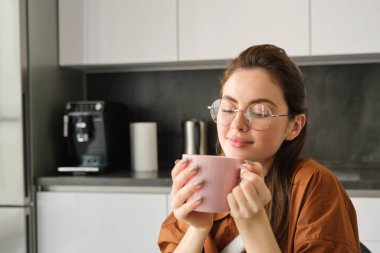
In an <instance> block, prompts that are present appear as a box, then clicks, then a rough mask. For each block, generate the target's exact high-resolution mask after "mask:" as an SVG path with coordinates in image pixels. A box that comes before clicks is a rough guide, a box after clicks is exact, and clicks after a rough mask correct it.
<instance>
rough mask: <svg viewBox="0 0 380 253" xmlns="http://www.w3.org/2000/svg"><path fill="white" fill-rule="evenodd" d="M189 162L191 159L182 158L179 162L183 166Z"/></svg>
mask: <svg viewBox="0 0 380 253" xmlns="http://www.w3.org/2000/svg"><path fill="white" fill-rule="evenodd" d="M188 161H189V158H187V157H185V158H182V159H181V160H180V161H179V162H180V163H181V164H185V163H187V162H188Z"/></svg>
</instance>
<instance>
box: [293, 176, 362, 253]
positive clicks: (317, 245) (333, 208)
mask: <svg viewBox="0 0 380 253" xmlns="http://www.w3.org/2000/svg"><path fill="white" fill-rule="evenodd" d="M303 180H304V181H303V182H302V183H301V184H300V185H299V186H298V191H297V189H296V192H295V194H292V197H293V198H294V199H293V200H294V201H295V202H296V203H295V208H296V210H294V211H295V213H297V218H296V219H295V220H294V224H293V225H294V226H295V230H294V252H297V253H303V252H308V253H310V252H313V253H314V252H318V253H319V252H321V253H322V252H326V253H327V252H329V253H356V252H360V249H359V238H358V232H357V221H356V213H355V209H354V207H353V205H352V203H351V200H350V199H349V197H348V195H347V193H346V192H345V190H344V189H343V187H342V186H341V184H340V183H339V181H338V180H337V178H336V177H335V175H334V174H332V173H331V172H330V171H328V170H327V169H326V170H319V171H316V172H315V173H312V174H311V176H310V177H307V178H304V179H303ZM296 188H297V187H296ZM297 208H298V210H297Z"/></svg>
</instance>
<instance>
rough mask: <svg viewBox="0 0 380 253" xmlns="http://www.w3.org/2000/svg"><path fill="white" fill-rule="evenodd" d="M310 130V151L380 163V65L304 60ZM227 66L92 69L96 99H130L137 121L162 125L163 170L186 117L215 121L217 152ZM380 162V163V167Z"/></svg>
mask: <svg viewBox="0 0 380 253" xmlns="http://www.w3.org/2000/svg"><path fill="white" fill-rule="evenodd" d="M301 70H302V72H303V73H304V77H305V83H306V92H307V104H308V107H309V116H308V119H309V129H308V139H307V143H306V147H305V153H306V154H307V155H310V156H313V157H314V158H316V159H318V160H320V161H322V162H324V163H325V164H327V165H329V166H331V167H337V168H344V167H350V168H352V167H355V168H356V167H357V168H362V169H365V168H366V167H368V166H369V167H371V166H379V165H380V117H379V116H378V113H379V111H380V96H379V94H380V64H357V65H326V66H304V67H301ZM222 71H223V70H186V71H183V70H181V71H154V72H125V73H104V74H88V77H87V84H88V86H87V90H88V94H87V95H88V97H87V98H88V99H89V100H97V99H99V100H105V101H114V102H122V103H124V104H126V105H127V106H128V108H129V111H130V115H129V117H130V120H131V121H132V122H133V121H156V122H157V123H158V150H159V163H160V168H163V169H166V168H168V169H169V168H171V166H172V164H173V161H174V160H175V159H178V158H180V156H181V154H182V135H181V134H182V128H181V123H182V121H183V120H184V119H189V118H200V119H204V120H206V121H207V122H208V130H209V153H210V154H215V140H216V130H215V126H214V123H213V122H212V121H211V119H210V117H209V112H208V110H207V105H210V104H211V102H212V101H213V100H214V99H215V98H217V97H218V95H219V87H220V84H219V78H220V76H221V74H222ZM379 168H380V167H379Z"/></svg>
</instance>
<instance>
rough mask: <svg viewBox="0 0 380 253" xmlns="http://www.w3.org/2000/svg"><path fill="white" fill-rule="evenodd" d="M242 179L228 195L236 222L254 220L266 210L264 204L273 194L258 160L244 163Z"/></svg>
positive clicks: (241, 173)
mask: <svg viewBox="0 0 380 253" xmlns="http://www.w3.org/2000/svg"><path fill="white" fill-rule="evenodd" d="M240 179H241V181H240V184H239V185H238V186H236V187H235V188H234V189H233V190H232V193H230V194H229V195H228V196H227V201H228V204H229V206H230V209H231V216H232V217H233V218H234V220H235V222H241V221H246V222H249V221H253V220H254V219H255V218H257V217H260V216H261V215H262V214H263V212H265V210H264V206H265V205H266V204H268V203H269V201H270V200H271V198H272V194H271V192H270V191H269V189H268V187H267V186H266V184H265V181H264V175H263V171H262V166H261V164H260V163H258V162H254V163H252V162H246V163H245V164H243V165H242V167H241V172H240ZM261 217H262V216H261Z"/></svg>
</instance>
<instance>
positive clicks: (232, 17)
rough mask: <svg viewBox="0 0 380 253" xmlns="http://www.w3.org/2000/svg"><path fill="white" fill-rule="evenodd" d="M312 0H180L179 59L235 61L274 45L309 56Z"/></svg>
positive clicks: (296, 53)
mask: <svg viewBox="0 0 380 253" xmlns="http://www.w3.org/2000/svg"><path fill="white" fill-rule="evenodd" d="M308 3H309V1H305V0H287V1H275V0H269V1H259V0H241V1H231V0H209V1H202V0H192V1H188V0H179V3H178V4H179V6H178V9H179V14H178V19H179V20H178V23H179V29H178V30H179V60H180V61H187V60H218V59H230V58H232V57H234V56H236V55H237V54H238V53H239V52H241V51H242V50H243V49H245V48H247V47H249V46H251V45H254V44H263V43H271V44H275V45H277V46H280V47H282V48H284V49H285V50H286V51H287V53H288V54H289V55H290V56H308V55H309V54H310V50H309V4H308Z"/></svg>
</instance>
